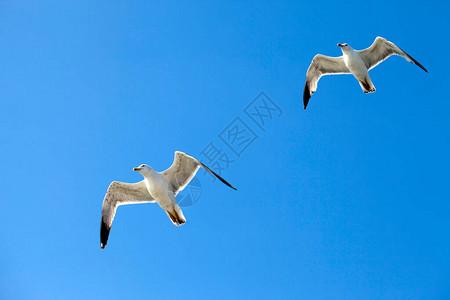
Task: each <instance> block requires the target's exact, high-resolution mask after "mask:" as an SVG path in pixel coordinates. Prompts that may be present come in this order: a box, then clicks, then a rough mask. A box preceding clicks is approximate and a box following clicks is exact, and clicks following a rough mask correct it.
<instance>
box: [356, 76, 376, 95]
mask: <svg viewBox="0 0 450 300" xmlns="http://www.w3.org/2000/svg"><path fill="white" fill-rule="evenodd" d="M358 81H359V84H360V85H361V88H362V90H363V92H364V93H366V94H367V93H373V92H375V90H376V89H375V86H374V85H373V83H372V80H370V78H365V79H364V81H363V80H358Z"/></svg>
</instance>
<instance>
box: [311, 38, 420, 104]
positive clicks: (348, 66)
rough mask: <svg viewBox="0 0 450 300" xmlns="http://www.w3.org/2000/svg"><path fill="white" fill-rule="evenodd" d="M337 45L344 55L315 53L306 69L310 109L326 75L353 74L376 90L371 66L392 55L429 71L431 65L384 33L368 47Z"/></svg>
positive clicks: (365, 88)
mask: <svg viewBox="0 0 450 300" xmlns="http://www.w3.org/2000/svg"><path fill="white" fill-rule="evenodd" d="M337 45H338V46H339V47H341V50H342V53H343V55H342V56H339V57H330V56H325V55H322V54H317V55H316V56H314V58H313V60H312V62H311V65H310V66H309V68H308V72H307V73H306V83H305V90H304V92H303V107H304V109H306V106H307V105H308V102H309V99H310V98H311V96H312V94H314V92H315V91H316V89H317V82H318V81H319V79H320V77H322V76H323V75H333V74H353V76H355V78H356V79H357V80H358V82H359V84H360V85H361V88H362V90H363V91H364V93H373V92H375V86H374V85H373V83H372V80H370V77H369V70H371V69H373V68H374V67H376V66H377V65H378V64H379V63H381V62H382V61H384V60H385V59H386V58H388V57H389V56H391V55H400V56H401V57H403V58H404V59H406V60H407V61H409V62H410V63H414V64H416V65H418V66H419V67H420V68H422V70H424V71H425V72H427V73H428V71H427V69H425V68H424V67H423V66H422V65H421V64H420V63H419V62H418V61H417V60H415V59H414V58H412V57H411V56H409V55H408V54H407V53H406V52H405V51H403V50H402V49H400V48H399V47H397V46H396V45H395V44H394V43H392V42H390V41H388V40H386V39H385V38H382V37H377V38H376V39H375V41H374V42H373V44H372V46H370V47H369V48H367V49H364V50H354V49H353V48H352V47H350V46H349V45H348V44H347V43H345V44H337Z"/></svg>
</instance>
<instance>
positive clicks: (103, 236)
mask: <svg viewBox="0 0 450 300" xmlns="http://www.w3.org/2000/svg"><path fill="white" fill-rule="evenodd" d="M110 230H111V227H108V225H106V223H105V222H104V221H103V218H102V224H101V227H100V247H101V248H102V250H103V249H105V247H106V244H107V243H108V237H109V231H110Z"/></svg>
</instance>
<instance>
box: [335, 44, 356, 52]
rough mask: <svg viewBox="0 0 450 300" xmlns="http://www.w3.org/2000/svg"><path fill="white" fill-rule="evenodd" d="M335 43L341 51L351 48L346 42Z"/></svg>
mask: <svg viewBox="0 0 450 300" xmlns="http://www.w3.org/2000/svg"><path fill="white" fill-rule="evenodd" d="M337 45H338V46H339V47H340V48H341V50H342V51H346V50H350V49H352V47H350V46H349V45H348V44H347V43H344V44H340V43H338V44H337Z"/></svg>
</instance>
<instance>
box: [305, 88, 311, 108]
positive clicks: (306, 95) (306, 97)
mask: <svg viewBox="0 0 450 300" xmlns="http://www.w3.org/2000/svg"><path fill="white" fill-rule="evenodd" d="M310 98H311V91H310V90H309V86H308V83H305V90H304V91H303V109H306V107H307V106H308V102H309V99H310Z"/></svg>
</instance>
